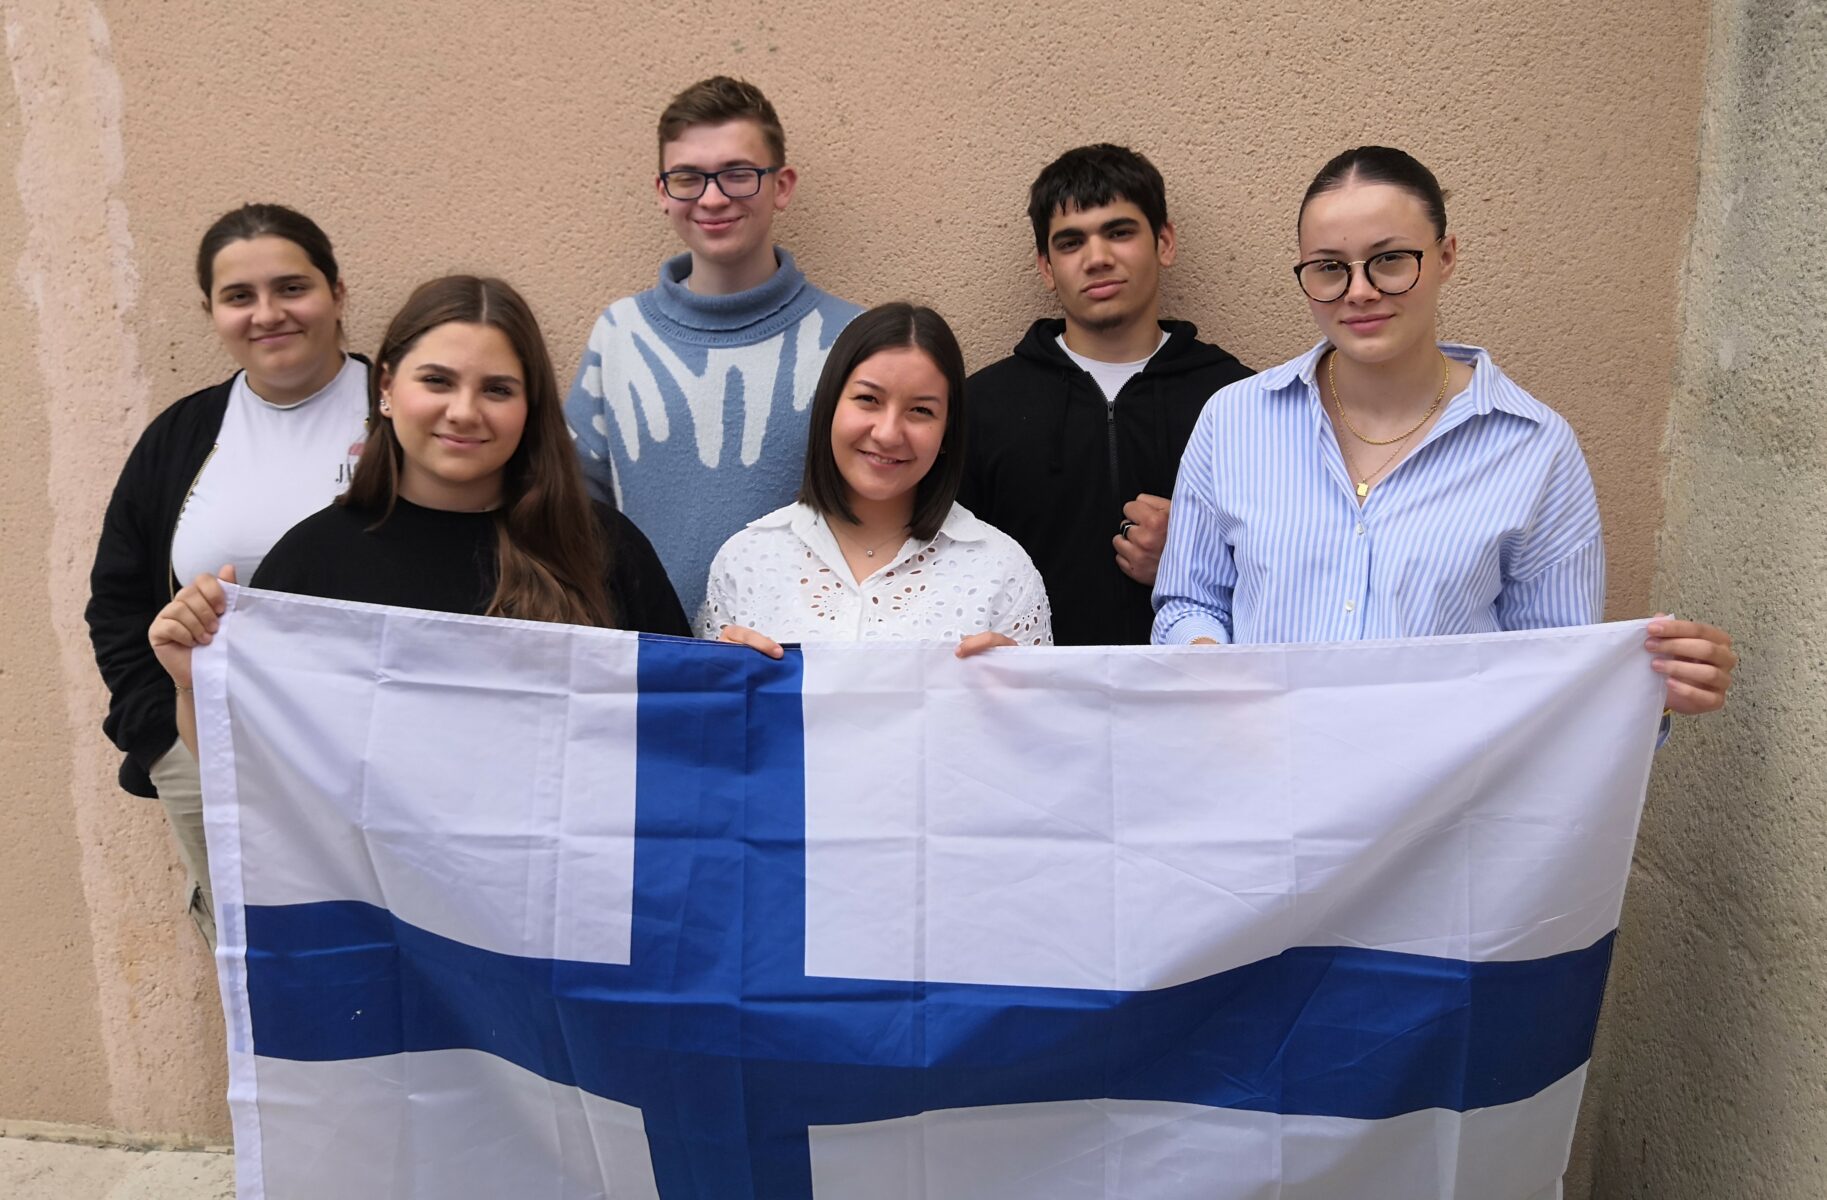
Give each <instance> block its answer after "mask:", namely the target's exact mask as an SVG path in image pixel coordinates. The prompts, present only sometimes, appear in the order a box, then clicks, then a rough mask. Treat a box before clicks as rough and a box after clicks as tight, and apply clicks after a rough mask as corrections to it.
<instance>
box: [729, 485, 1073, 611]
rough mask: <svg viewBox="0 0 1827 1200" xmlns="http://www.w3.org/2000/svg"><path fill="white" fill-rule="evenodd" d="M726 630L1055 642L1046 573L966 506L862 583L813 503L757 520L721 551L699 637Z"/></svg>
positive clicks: (910, 543)
mask: <svg viewBox="0 0 1827 1200" xmlns="http://www.w3.org/2000/svg"><path fill="white" fill-rule="evenodd" d="M725 625H746V626H748V627H749V628H750V629H754V630H758V631H760V632H761V633H765V634H767V635H768V636H769V637H771V638H773V639H774V640H775V641H777V642H853V641H872V640H875V639H878V638H893V639H900V640H930V641H950V642H955V641H959V640H961V639H963V638H966V637H969V636H970V635H971V634H973V633H982V632H984V631H985V630H991V631H994V632H996V633H1000V634H1004V635H1006V636H1007V637H1009V638H1010V639H1012V640H1014V641H1016V642H1018V643H1020V644H1022V645H1024V646H1051V645H1052V644H1053V616H1052V612H1051V610H1050V609H1049V608H1048V607H1047V589H1046V586H1045V585H1044V584H1042V583H1041V580H1040V572H1038V571H1036V570H1035V569H1034V564H1033V563H1032V562H1031V561H1029V559H1028V556H1027V553H1026V552H1025V551H1023V550H1022V548H1021V547H1020V546H1019V545H1017V544H1016V542H1015V539H1014V538H1011V537H1010V536H1009V535H1008V534H1006V533H1003V532H1002V531H1001V530H1000V529H996V528H994V527H993V526H990V525H986V524H985V523H984V522H982V521H979V520H978V519H977V518H976V517H973V516H972V515H971V514H970V512H969V511H968V510H967V509H965V508H964V507H963V506H962V505H958V504H954V505H952V510H951V512H950V513H948V514H946V517H945V524H944V525H942V526H940V528H939V532H938V534H937V535H935V536H934V537H933V539H932V540H931V541H930V542H920V541H918V540H916V539H914V538H908V539H907V541H906V542H904V543H902V545H901V548H900V550H899V551H897V552H896V553H895V554H894V556H893V557H892V558H890V559H889V560H888V562H887V563H886V564H885V565H884V566H882V567H881V568H880V569H878V570H877V571H876V573H875V574H873V575H871V576H870V577H869V578H867V579H865V580H863V581H862V582H860V583H859V582H857V580H856V577H855V576H854V575H852V574H851V571H850V567H849V564H847V563H846V562H845V561H844V554H843V551H842V550H841V549H839V547H838V544H837V539H836V537H835V536H833V534H832V532H831V529H830V527H829V526H828V525H827V524H826V523H825V520H824V518H823V517H821V516H819V514H818V513H816V512H814V511H813V510H812V509H810V508H808V507H806V506H805V505H803V504H789V505H787V506H786V507H785V508H779V509H775V510H774V511H773V512H771V513H769V514H768V515H767V516H765V517H762V518H760V519H759V520H755V521H751V522H749V524H748V527H747V528H745V529H743V530H742V531H741V532H739V533H737V534H736V536H734V537H732V538H730V540H729V541H727V542H725V543H723V548H722V549H721V550H719V551H717V557H716V559H715V560H714V561H713V562H712V563H711V569H710V579H709V581H708V583H707V586H706V588H705V598H704V607H702V608H701V609H699V610H698V624H697V630H698V636H699V637H704V638H715V637H716V636H717V635H718V633H719V632H721V631H722V629H723V627H724V626H725Z"/></svg>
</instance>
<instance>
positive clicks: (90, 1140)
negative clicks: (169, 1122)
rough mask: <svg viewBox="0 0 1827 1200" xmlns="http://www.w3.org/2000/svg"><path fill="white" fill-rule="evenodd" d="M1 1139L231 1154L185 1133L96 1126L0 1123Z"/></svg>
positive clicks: (225, 1144)
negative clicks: (134, 1130)
mask: <svg viewBox="0 0 1827 1200" xmlns="http://www.w3.org/2000/svg"><path fill="white" fill-rule="evenodd" d="M0 1138H15V1139H19V1140H21V1141H28V1142H57V1143H61V1144H64V1145H72V1146H96V1147H108V1148H111V1149H116V1150H139V1151H150V1150H181V1151H186V1152H197V1153H203V1154H233V1153H234V1152H235V1147H234V1145H233V1144H232V1143H229V1142H210V1141H205V1140H204V1139H202V1138H199V1137H193V1136H192V1135H190V1134H186V1133H128V1132H125V1131H123V1130H119V1129H103V1128H101V1127H99V1126H95V1125H59V1124H55V1123H53V1122H50V1121H8V1120H5V1119H0Z"/></svg>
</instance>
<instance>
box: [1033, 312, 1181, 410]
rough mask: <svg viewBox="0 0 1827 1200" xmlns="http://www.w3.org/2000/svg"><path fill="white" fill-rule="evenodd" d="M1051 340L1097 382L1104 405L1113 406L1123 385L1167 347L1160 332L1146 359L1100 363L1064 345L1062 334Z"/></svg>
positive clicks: (1165, 335) (1064, 340)
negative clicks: (1101, 391)
mask: <svg viewBox="0 0 1827 1200" xmlns="http://www.w3.org/2000/svg"><path fill="white" fill-rule="evenodd" d="M1053 340H1054V341H1056V342H1058V343H1059V348H1060V349H1061V350H1064V351H1065V352H1066V357H1067V358H1069V359H1071V360H1072V361H1073V362H1075V363H1077V364H1078V365H1079V366H1080V367H1081V368H1082V369H1083V370H1085V371H1086V372H1088V373H1089V374H1090V376H1091V378H1093V379H1095V380H1097V385H1098V387H1099V388H1101V389H1102V390H1103V393H1104V403H1106V404H1115V403H1116V398H1117V393H1118V392H1120V391H1122V390H1123V385H1124V384H1126V383H1128V382H1129V381H1130V380H1131V379H1134V378H1135V377H1136V376H1137V375H1140V374H1141V373H1142V368H1143V367H1146V366H1147V365H1148V359H1150V358H1153V357H1154V356H1155V355H1157V354H1159V353H1160V352H1161V347H1163V346H1165V345H1167V330H1165V329H1163V330H1162V331H1161V340H1160V341H1158V342H1156V343H1155V348H1154V349H1153V350H1150V351H1149V352H1148V358H1138V359H1136V360H1135V361H1134V362H1120V363H1113V362H1100V361H1098V360H1097V359H1095V358H1086V357H1085V356H1084V355H1082V354H1080V353H1078V352H1077V351H1076V350H1074V349H1073V348H1072V347H1070V346H1068V345H1066V335H1065V334H1063V333H1062V334H1060V335H1059V336H1058V337H1056V338H1054V339H1053Z"/></svg>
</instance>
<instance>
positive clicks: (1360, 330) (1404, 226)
mask: <svg viewBox="0 0 1827 1200" xmlns="http://www.w3.org/2000/svg"><path fill="white" fill-rule="evenodd" d="M1436 238H1437V235H1436V234H1435V232H1434V225H1433V222H1432V220H1431V219H1430V218H1429V217H1428V213H1427V209H1426V207H1425V206H1424V205H1423V204H1422V202H1421V199H1420V197H1418V196H1416V195H1415V194H1414V193H1413V192H1411V191H1409V190H1407V189H1406V188H1401V187H1397V186H1395V185H1394V184H1388V183H1356V182H1347V183H1346V184H1344V185H1343V186H1341V187H1337V188H1334V189H1332V190H1331V191H1328V192H1321V193H1320V194H1318V195H1316V196H1314V197H1313V198H1312V199H1311V200H1309V201H1308V202H1307V208H1306V211H1305V212H1304V213H1302V214H1301V220H1300V258H1301V261H1303V262H1305V261H1307V260H1309V259H1315V258H1329V259H1337V260H1339V261H1341V262H1358V261H1359V260H1369V259H1371V258H1374V257H1375V256H1376V255H1378V254H1381V253H1383V252H1384V251H1387V250H1419V251H1421V252H1422V258H1421V274H1420V278H1419V279H1418V280H1417V281H1416V283H1415V286H1414V287H1412V288H1410V289H1409V290H1408V291H1406V292H1402V293H1400V294H1399V295H1394V296H1386V295H1384V294H1382V293H1381V292H1379V291H1377V290H1376V288H1374V287H1372V286H1371V285H1370V282H1369V280H1368V279H1367V278H1366V277H1365V274H1364V268H1363V266H1362V265H1359V266H1354V267H1352V268H1351V287H1350V289H1349V290H1348V291H1346V293H1345V294H1344V295H1343V296H1341V297H1340V298H1339V299H1337V300H1332V301H1326V302H1321V301H1317V300H1313V299H1311V298H1309V299H1308V301H1307V309H1308V311H1309V312H1311V313H1312V314H1313V323H1314V324H1315V325H1317V326H1318V327H1319V331H1320V336H1321V337H1324V338H1326V339H1327V340H1328V341H1330V342H1331V343H1332V344H1333V346H1335V347H1336V348H1337V349H1338V352H1339V353H1340V354H1341V355H1343V356H1345V357H1346V358H1350V359H1353V360H1355V361H1357V362H1361V363H1366V364H1381V363H1392V362H1398V361H1401V360H1402V359H1404V358H1405V357H1408V356H1411V355H1416V354H1432V353H1434V346H1435V342H1436V324H1437V313H1438V308H1439V303H1440V286H1441V285H1442V284H1444V283H1445V282H1446V281H1447V280H1448V279H1449V278H1451V277H1452V274H1453V263H1454V259H1455V257H1456V254H1457V247H1456V245H1455V242H1454V239H1453V237H1452V235H1451V234H1448V235H1447V236H1446V237H1444V238H1440V239H1438V241H1436Z"/></svg>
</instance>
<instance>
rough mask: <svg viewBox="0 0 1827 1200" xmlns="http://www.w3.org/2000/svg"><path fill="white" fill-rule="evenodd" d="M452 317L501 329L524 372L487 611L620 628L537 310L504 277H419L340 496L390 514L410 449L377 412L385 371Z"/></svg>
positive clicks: (388, 349) (386, 352)
mask: <svg viewBox="0 0 1827 1200" xmlns="http://www.w3.org/2000/svg"><path fill="white" fill-rule="evenodd" d="M452 322H457V323H461V324H465V325H487V326H489V327H491V328H494V329H499V330H500V331H501V332H502V334H503V335H504V336H506V338H507V340H508V344H509V345H511V346H513V348H514V353H515V354H517V355H518V356H519V357H520V367H521V370H522V371H524V372H525V374H526V394H527V420H526V427H525V429H524V430H523V431H522V433H521V435H520V444H519V445H518V446H516V447H515V448H514V453H513V454H512V455H511V456H510V457H509V458H508V461H507V465H506V466H505V467H504V468H503V470H502V481H501V484H502V502H501V507H500V508H498V509H496V510H495V527H496V530H497V537H496V554H495V563H496V572H495V594H494V597H493V598H492V599H490V601H489V604H488V608H487V609H486V610H485V615H487V616H491V617H518V618H520V619H521V620H525V621H560V622H564V623H566V624H572V625H604V626H612V625H614V623H615V622H614V614H613V610H612V609H611V607H610V600H609V596H608V593H607V591H606V590H605V588H604V586H603V577H604V575H605V574H606V573H607V572H606V567H607V560H606V556H607V553H608V551H607V550H606V549H605V547H604V543H603V539H602V538H601V537H600V536H599V535H598V526H599V524H600V523H599V522H598V520H597V517H596V514H595V512H593V511H592V510H591V507H590V501H589V497H588V493H586V492H585V490H584V478H583V472H582V470H581V469H580V468H579V467H578V464H577V452H576V451H575V450H573V449H572V446H571V438H570V434H569V433H568V432H567V431H566V429H565V419H564V409H563V406H562V404H561V398H560V396H559V392H558V379H557V377H556V376H555V375H554V374H553V373H552V359H551V356H550V355H549V354H547V352H546V342H545V338H544V337H542V336H541V335H540V332H539V324H538V322H537V321H535V320H534V319H533V311H532V309H530V308H528V307H527V302H526V301H525V300H523V299H521V297H520V293H518V292H516V291H515V290H514V289H513V288H512V287H510V286H509V285H508V284H506V283H504V282H502V281H501V280H499V279H479V278H477V277H476V276H474V275H450V276H446V277H445V278H443V279H434V280H432V281H431V282H430V283H423V284H420V285H419V286H418V288H417V289H415V290H414V291H413V293H412V295H411V296H410V297H408V298H407V300H406V303H405V305H404V306H402V307H401V309H400V311H399V312H398V313H396V314H394V318H393V320H392V322H391V323H390V324H389V325H388V326H387V335H386V336H385V337H384V338H382V339H381V348H380V350H379V351H377V352H376V353H375V356H374V369H373V370H371V371H370V372H369V373H368V420H369V427H370V429H371V430H372V432H371V433H369V435H368V443H367V445H366V446H364V447H363V448H362V457H361V461H360V462H358V463H357V464H356V467H355V478H354V479H353V480H351V481H350V484H349V490H348V492H346V493H345V494H344V495H343V496H342V498H341V499H340V500H339V501H338V503H340V504H348V505H351V506H353V507H355V508H361V509H370V510H377V511H379V512H380V514H381V516H380V520H379V521H376V522H375V524H376V525H377V526H378V525H379V524H380V523H381V522H382V521H385V520H386V519H387V518H388V516H390V515H391V514H392V512H393V506H394V502H395V501H396V500H397V499H398V498H399V494H400V463H401V459H402V455H403V453H404V452H403V451H402V450H401V448H400V442H399V438H398V437H397V436H395V434H394V431H393V422H392V421H389V420H387V419H385V418H384V417H382V416H381V411H380V406H381V376H382V374H383V373H385V374H387V375H389V376H391V375H393V374H394V373H396V372H397V371H398V370H399V368H400V362H401V360H402V359H404V358H405V357H406V354H407V353H408V352H409V351H410V350H411V349H412V347H413V345H414V344H416V343H417V342H418V340H419V339H420V338H422V337H424V336H425V335H426V334H427V333H429V332H431V331H432V330H433V329H436V328H437V327H438V326H440V325H448V324H451V323H452Z"/></svg>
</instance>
